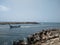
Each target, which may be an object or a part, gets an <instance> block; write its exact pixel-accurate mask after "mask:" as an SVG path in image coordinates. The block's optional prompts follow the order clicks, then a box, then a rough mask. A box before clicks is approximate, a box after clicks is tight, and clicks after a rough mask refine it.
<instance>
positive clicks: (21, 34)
mask: <svg viewBox="0 0 60 45" xmlns="http://www.w3.org/2000/svg"><path fill="white" fill-rule="evenodd" d="M11 25H15V26H16V25H20V26H21V27H19V28H10V26H9V24H5V25H1V24H0V45H13V41H19V40H23V39H24V38H26V37H28V35H31V34H34V33H36V32H40V31H42V30H43V29H44V30H46V29H60V23H49V22H48V23H47V22H41V23H39V24H11Z"/></svg>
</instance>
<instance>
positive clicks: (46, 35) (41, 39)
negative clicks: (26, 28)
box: [13, 29, 60, 45]
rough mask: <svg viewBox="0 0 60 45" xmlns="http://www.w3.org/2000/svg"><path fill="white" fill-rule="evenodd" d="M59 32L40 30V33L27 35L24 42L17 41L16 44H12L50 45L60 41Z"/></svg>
mask: <svg viewBox="0 0 60 45" xmlns="http://www.w3.org/2000/svg"><path fill="white" fill-rule="evenodd" d="M59 33H60V30H58V29H49V30H42V31H41V32H38V33H34V34H32V35H29V36H28V37H27V38H26V39H27V41H24V40H19V41H18V42H13V45H52V44H55V43H56V42H59V41H60V34H59Z"/></svg>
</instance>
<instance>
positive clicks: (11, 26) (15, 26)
mask: <svg viewBox="0 0 60 45" xmlns="http://www.w3.org/2000/svg"><path fill="white" fill-rule="evenodd" d="M9 26H10V28H19V27H21V26H20V25H18V26H17V25H14V26H13V25H10V24H9Z"/></svg>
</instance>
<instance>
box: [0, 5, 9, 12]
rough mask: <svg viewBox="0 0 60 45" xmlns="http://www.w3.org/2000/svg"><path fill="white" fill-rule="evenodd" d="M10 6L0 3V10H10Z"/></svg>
mask: <svg viewBox="0 0 60 45" xmlns="http://www.w3.org/2000/svg"><path fill="white" fill-rule="evenodd" d="M8 10H9V8H8V7H6V6H3V5H0V11H8Z"/></svg>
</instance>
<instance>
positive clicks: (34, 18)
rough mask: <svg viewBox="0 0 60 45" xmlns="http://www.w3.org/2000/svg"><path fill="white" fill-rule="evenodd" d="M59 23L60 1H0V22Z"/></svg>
mask: <svg viewBox="0 0 60 45" xmlns="http://www.w3.org/2000/svg"><path fill="white" fill-rule="evenodd" d="M27 21H28V22H30V21H31V22H60V0H0V22H27Z"/></svg>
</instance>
